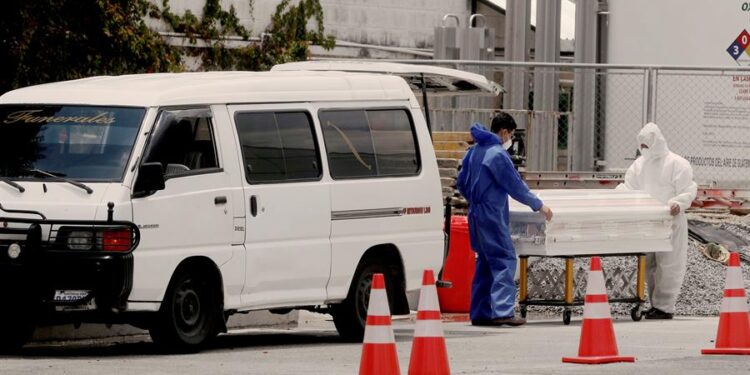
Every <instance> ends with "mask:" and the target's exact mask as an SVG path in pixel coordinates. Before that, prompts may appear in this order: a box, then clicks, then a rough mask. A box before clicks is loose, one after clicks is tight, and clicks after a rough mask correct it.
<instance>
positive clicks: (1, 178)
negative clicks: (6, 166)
mask: <svg viewBox="0 0 750 375" xmlns="http://www.w3.org/2000/svg"><path fill="white" fill-rule="evenodd" d="M0 182H5V183H6V184H8V185H10V186H13V187H14V188H16V189H18V191H19V192H21V193H23V192H24V191H26V188H24V187H23V186H21V185H19V184H17V183H15V182H13V181H11V180H9V179H7V178H5V177H0Z"/></svg>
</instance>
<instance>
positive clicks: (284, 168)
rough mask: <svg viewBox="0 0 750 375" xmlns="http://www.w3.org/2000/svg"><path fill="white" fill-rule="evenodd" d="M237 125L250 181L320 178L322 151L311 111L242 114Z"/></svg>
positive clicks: (236, 118) (236, 122)
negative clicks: (315, 133)
mask: <svg viewBox="0 0 750 375" xmlns="http://www.w3.org/2000/svg"><path fill="white" fill-rule="evenodd" d="M235 124H236V126H237V133H238V134H239V138H240V145H241V146H242V157H243V159H244V161H245V176H246V177H247V182H249V183H268V182H286V181H309V180H318V179H320V176H321V168H320V152H319V150H318V147H317V144H316V142H315V135H314V131H313V125H312V121H311V119H310V116H309V115H308V113H307V112H240V113H237V114H236V115H235Z"/></svg>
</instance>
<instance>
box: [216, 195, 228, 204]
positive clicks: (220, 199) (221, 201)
mask: <svg viewBox="0 0 750 375" xmlns="http://www.w3.org/2000/svg"><path fill="white" fill-rule="evenodd" d="M214 204H215V205H217V206H218V205H220V204H227V197H225V196H220V197H215V198H214Z"/></svg>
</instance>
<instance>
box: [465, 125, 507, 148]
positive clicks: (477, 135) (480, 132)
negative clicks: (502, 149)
mask: <svg viewBox="0 0 750 375" xmlns="http://www.w3.org/2000/svg"><path fill="white" fill-rule="evenodd" d="M471 137H472V138H474V142H476V143H477V144H478V145H480V146H490V145H499V144H500V137H498V136H497V134H494V133H492V132H490V131H489V130H487V129H486V128H485V127H484V125H482V124H480V123H478V122H475V123H474V125H472V126H471Z"/></svg>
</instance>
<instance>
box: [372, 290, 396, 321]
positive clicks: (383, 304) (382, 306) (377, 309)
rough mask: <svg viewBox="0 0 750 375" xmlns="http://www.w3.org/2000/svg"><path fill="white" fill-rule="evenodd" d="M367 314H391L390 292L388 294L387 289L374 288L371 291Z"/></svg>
mask: <svg viewBox="0 0 750 375" xmlns="http://www.w3.org/2000/svg"><path fill="white" fill-rule="evenodd" d="M367 315H370V316H391V311H390V309H389V308H388V294H386V292H385V289H372V290H371V291H370V302H369V303H368V305H367Z"/></svg>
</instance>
